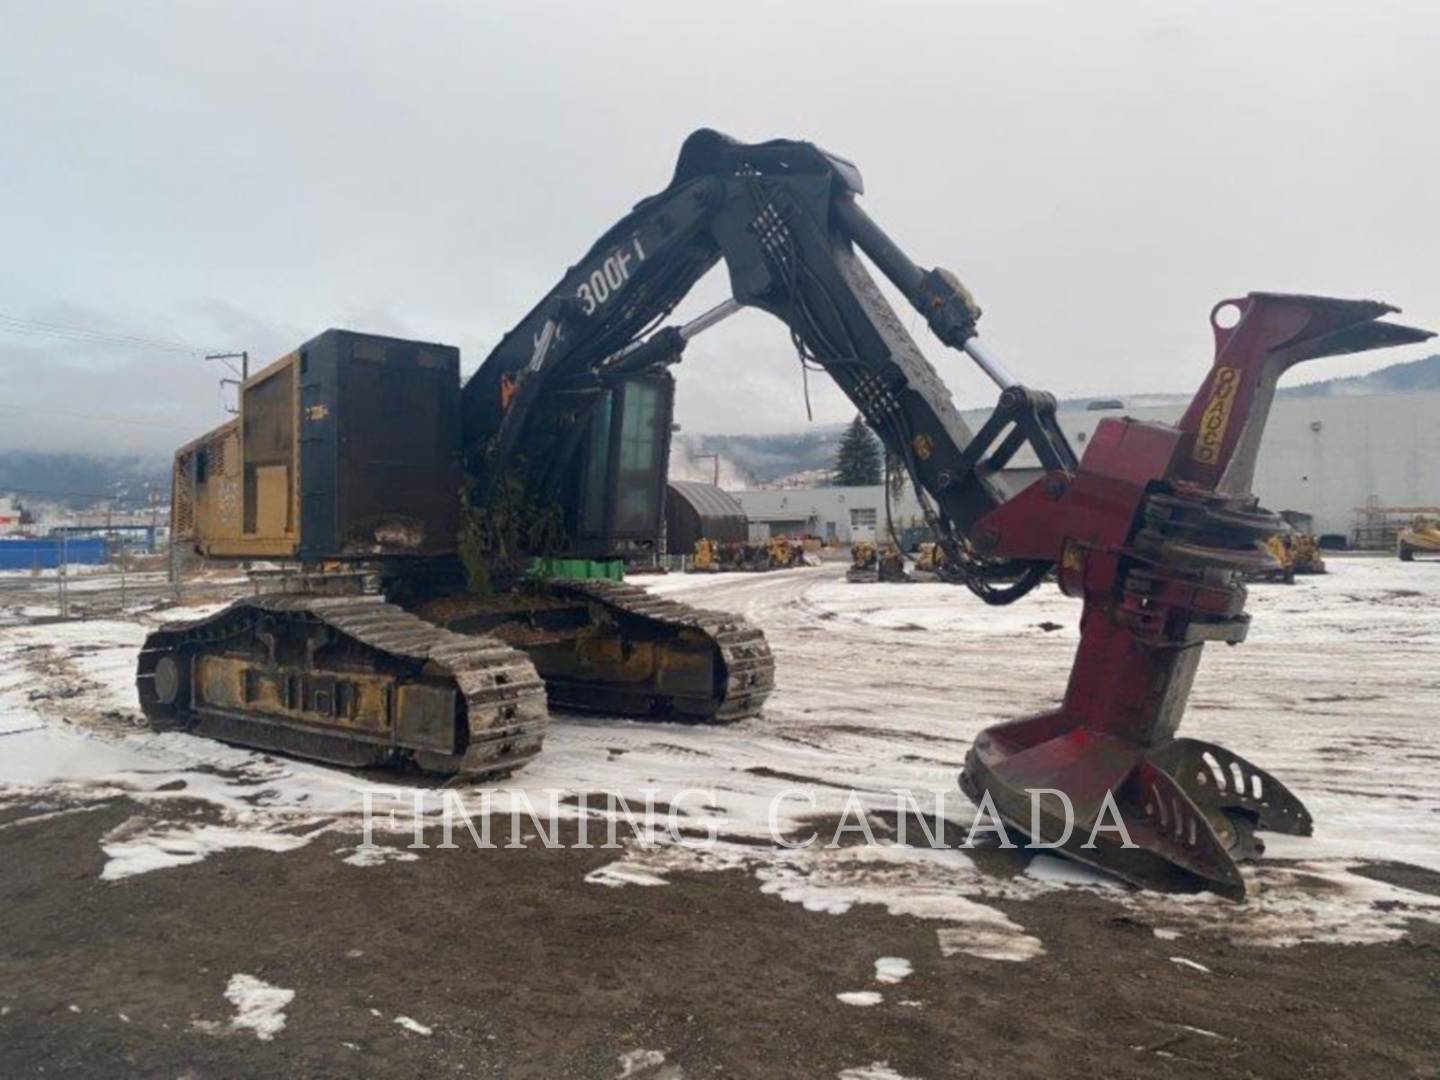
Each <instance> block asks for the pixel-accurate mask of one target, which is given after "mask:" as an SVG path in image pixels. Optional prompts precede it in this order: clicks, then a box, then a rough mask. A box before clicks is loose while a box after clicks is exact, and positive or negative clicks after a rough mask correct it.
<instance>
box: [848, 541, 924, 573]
mask: <svg viewBox="0 0 1440 1080" xmlns="http://www.w3.org/2000/svg"><path fill="white" fill-rule="evenodd" d="M845 580H846V581H852V582H870V581H909V580H910V576H909V575H908V574H906V573H905V556H903V555H901V554H900V549H899V548H898V547H896V546H895V545H894V544H877V543H876V542H875V541H873V540H856V541H855V542H854V543H852V544H851V545H850V569H849V570H847V571H846V572H845Z"/></svg>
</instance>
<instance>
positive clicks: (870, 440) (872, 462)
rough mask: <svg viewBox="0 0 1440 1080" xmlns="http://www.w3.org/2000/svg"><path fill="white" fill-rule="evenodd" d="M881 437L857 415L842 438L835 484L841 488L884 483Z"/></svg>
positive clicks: (837, 454)
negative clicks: (881, 468) (881, 471)
mask: <svg viewBox="0 0 1440 1080" xmlns="http://www.w3.org/2000/svg"><path fill="white" fill-rule="evenodd" d="M880 467H881V452H880V440H879V439H877V438H875V436H874V435H872V434H871V433H870V429H869V428H868V427H866V426H865V421H864V420H861V419H860V417H859V416H858V415H857V416H856V417H855V419H854V420H852V421H851V422H850V426H849V427H848V428H846V429H845V434H844V435H842V436H841V437H840V449H839V450H838V451H836V454H835V468H834V470H833V471H832V472H831V474H830V480H831V483H833V484H836V485H838V486H840V487H866V486H870V485H874V484H878V483H880Z"/></svg>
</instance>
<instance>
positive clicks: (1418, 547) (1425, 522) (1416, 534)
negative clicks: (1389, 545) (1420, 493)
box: [1396, 517, 1440, 562]
mask: <svg viewBox="0 0 1440 1080" xmlns="http://www.w3.org/2000/svg"><path fill="white" fill-rule="evenodd" d="M1396 551H1397V552H1398V554H1399V556H1400V561H1401V562H1411V561H1413V560H1414V558H1415V556H1416V555H1440V522H1437V521H1435V520H1434V519H1432V518H1427V517H1417V518H1416V519H1415V520H1414V521H1412V522H1411V523H1410V527H1409V528H1408V529H1401V530H1400V535H1399V538H1398V539H1397V542H1396Z"/></svg>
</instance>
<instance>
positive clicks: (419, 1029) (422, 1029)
mask: <svg viewBox="0 0 1440 1080" xmlns="http://www.w3.org/2000/svg"><path fill="white" fill-rule="evenodd" d="M395 1023H397V1024H399V1025H400V1026H401V1027H402V1028H404V1029H405V1030H406V1031H413V1032H414V1033H415V1034H416V1035H433V1034H434V1033H435V1029H434V1028H430V1027H426V1026H425V1025H424V1024H422V1023H420V1021H419V1020H412V1019H410V1017H408V1016H397V1017H395Z"/></svg>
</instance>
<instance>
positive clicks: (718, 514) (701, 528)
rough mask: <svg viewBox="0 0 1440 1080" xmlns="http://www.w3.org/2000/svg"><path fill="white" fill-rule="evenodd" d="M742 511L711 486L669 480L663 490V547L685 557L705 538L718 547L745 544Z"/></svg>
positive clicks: (745, 530) (745, 532)
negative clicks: (697, 541) (737, 543)
mask: <svg viewBox="0 0 1440 1080" xmlns="http://www.w3.org/2000/svg"><path fill="white" fill-rule="evenodd" d="M747 531H748V527H747V525H746V523H745V509H744V507H742V506H741V505H740V504H739V503H738V502H736V501H735V499H734V497H732V496H730V495H728V494H726V493H725V492H723V491H721V490H720V489H719V488H718V487H716V486H715V485H714V484H704V483H700V482H699V481H695V480H671V481H670V483H669V484H668V485H666V488H665V547H666V550H667V551H669V552H670V553H671V554H672V555H688V554H690V553H691V552H692V551H694V550H695V541H696V540H699V539H700V538H701V537H704V538H705V539H706V540H715V541H717V542H720V543H728V542H734V541H744V540H745V539H746V536H747Z"/></svg>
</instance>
